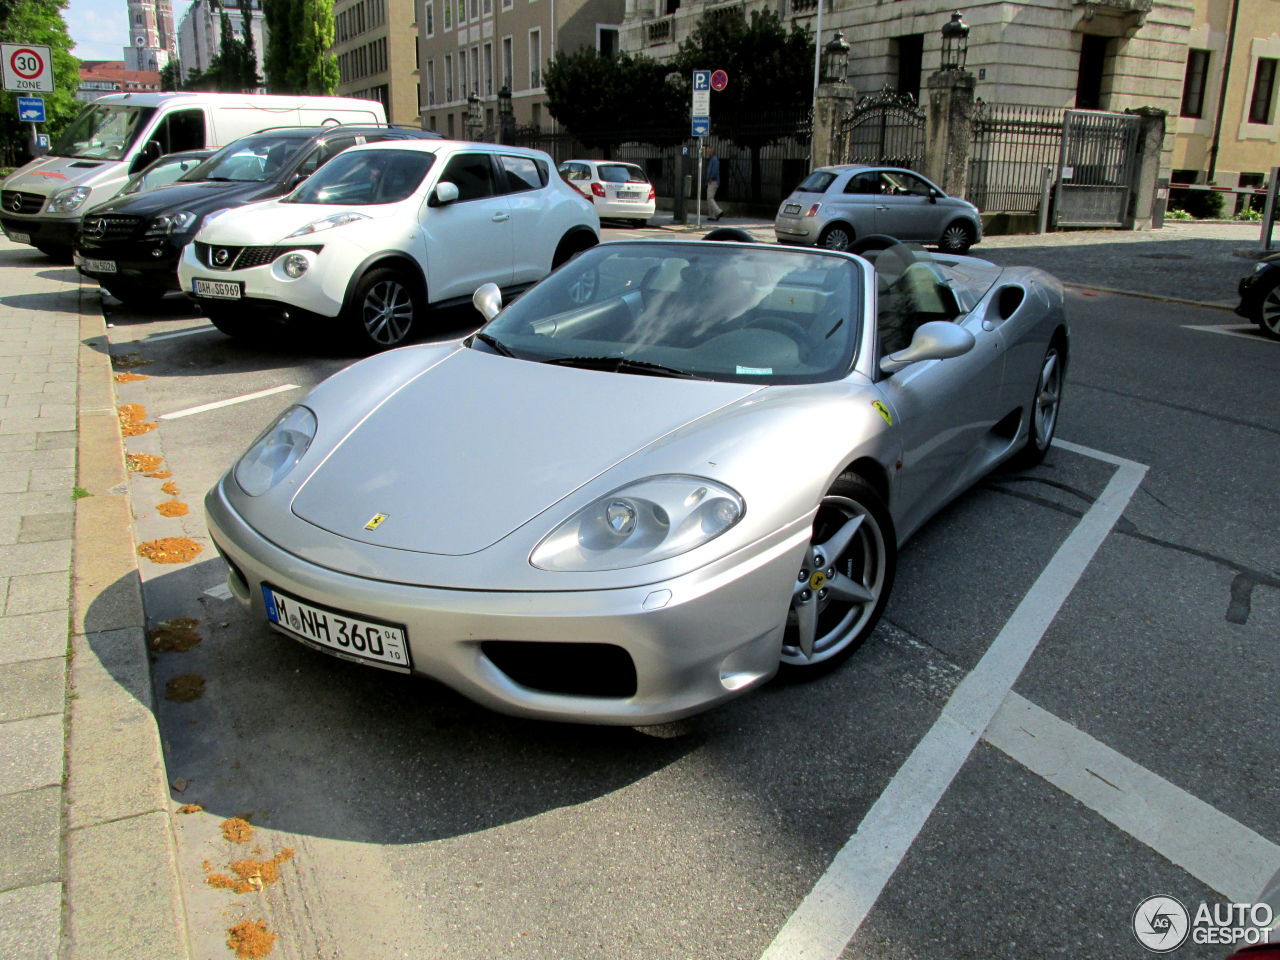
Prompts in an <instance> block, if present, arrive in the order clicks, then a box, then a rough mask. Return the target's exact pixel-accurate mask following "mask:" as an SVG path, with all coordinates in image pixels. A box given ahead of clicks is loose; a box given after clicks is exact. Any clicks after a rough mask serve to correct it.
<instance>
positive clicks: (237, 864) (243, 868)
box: [204, 847, 293, 893]
mask: <svg viewBox="0 0 1280 960" xmlns="http://www.w3.org/2000/svg"><path fill="white" fill-rule="evenodd" d="M291 859H293V848H292V847H285V848H284V849H283V850H281V851H280V852H279V853H277V854H276V855H275V856H274V857H271V858H270V859H267V860H258V859H255V858H253V857H246V858H245V859H244V860H235V861H233V862H232V863H231V864H230V865H229V869H230V870H231V872H230V873H211V872H209V870H208V868H207V867H206V871H205V873H206V875H205V878H204V882H205V883H207V884H208V885H209V886H211V887H213V888H214V889H215V890H230V891H231V892H232V893H253V892H254V891H255V890H261V889H262V888H263V887H269V886H271V884H273V883H276V882H277V881H278V880H279V879H280V865H281V864H282V863H284V862H286V861H288V860H291Z"/></svg>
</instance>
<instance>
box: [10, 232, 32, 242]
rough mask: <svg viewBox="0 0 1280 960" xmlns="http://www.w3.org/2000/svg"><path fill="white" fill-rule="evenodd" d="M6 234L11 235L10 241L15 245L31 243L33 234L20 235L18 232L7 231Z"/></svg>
mask: <svg viewBox="0 0 1280 960" xmlns="http://www.w3.org/2000/svg"><path fill="white" fill-rule="evenodd" d="M5 233H7V234H8V235H9V239H10V240H12V241H13V242H14V243H30V242H31V234H29V233H18V231H16V230H6V231H5Z"/></svg>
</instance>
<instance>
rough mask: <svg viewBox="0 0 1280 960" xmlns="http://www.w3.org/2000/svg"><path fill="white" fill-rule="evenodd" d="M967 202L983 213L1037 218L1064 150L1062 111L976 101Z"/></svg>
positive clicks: (1050, 108) (1056, 108)
mask: <svg viewBox="0 0 1280 960" xmlns="http://www.w3.org/2000/svg"><path fill="white" fill-rule="evenodd" d="M976 107H977V109H976V112H975V115H974V120H973V152H972V154H971V155H970V160H969V190H968V196H967V197H966V198H965V199H967V200H968V201H969V202H970V203H972V204H974V205H975V206H976V207H977V208H978V209H979V210H981V211H982V212H983V213H1035V212H1036V211H1037V210H1038V209H1039V207H1040V193H1041V189H1042V182H1043V176H1044V168H1045V167H1056V166H1057V163H1058V156H1059V153H1060V151H1061V149H1062V119H1063V112H1064V111H1063V108H1061V107H1033V106H1025V105H1022V104H1011V103H983V102H982V101H979V102H978V103H977V105H976Z"/></svg>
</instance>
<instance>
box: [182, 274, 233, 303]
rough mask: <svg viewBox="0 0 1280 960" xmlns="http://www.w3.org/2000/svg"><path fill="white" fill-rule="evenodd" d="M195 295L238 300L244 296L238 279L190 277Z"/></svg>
mask: <svg viewBox="0 0 1280 960" xmlns="http://www.w3.org/2000/svg"><path fill="white" fill-rule="evenodd" d="M191 282H192V284H193V287H192V289H193V290H194V291H195V295H196V296H197V297H211V298H212V299H214V300H239V299H240V298H241V297H242V296H244V287H243V285H242V284H241V283H240V282H239V281H235V280H201V279H200V278H199V277H195V278H193V279H192V281H191Z"/></svg>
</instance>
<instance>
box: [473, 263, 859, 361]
mask: <svg viewBox="0 0 1280 960" xmlns="http://www.w3.org/2000/svg"><path fill="white" fill-rule="evenodd" d="M867 270H868V265H867V264H866V263H865V262H864V261H860V260H857V259H855V258H853V257H849V256H846V255H844V254H840V253H833V252H830V251H819V250H802V249H799V248H782V247H775V246H772V245H769V246H766V245H763V244H760V245H753V244H745V243H744V244H733V243H707V242H706V241H668V240H659V241H654V240H650V241H644V240H633V241H618V242H614V243H606V244H601V245H599V246H596V247H593V248H591V249H589V250H587V251H585V252H584V253H582V254H580V255H579V256H578V257H576V258H575V259H573V260H571V261H570V262H569V263H567V264H565V265H564V266H562V267H560V268H559V269H558V270H556V271H555V272H554V273H552V274H551V275H550V276H549V277H547V278H546V279H544V280H543V281H542V282H540V283H538V284H537V285H535V286H534V287H533V288H532V289H530V290H529V291H527V292H526V293H524V294H523V295H522V296H521V297H520V299H518V300H516V301H515V302H514V303H512V304H510V305H509V306H507V307H506V308H505V309H504V310H502V312H501V313H499V314H498V315H497V316H496V317H494V318H493V319H492V320H491V321H490V322H489V323H488V324H486V325H485V326H484V327H483V328H482V329H481V331H480V332H481V333H483V334H485V337H483V338H480V337H477V338H473V339H472V340H471V341H469V346H470V347H471V348H472V349H481V350H484V351H488V352H493V353H500V354H504V355H507V356H511V357H513V358H515V359H517V360H524V361H532V362H539V363H552V364H558V365H563V366H577V367H584V368H587V369H593V370H604V371H607V372H614V373H622V374H639V375H652V376H668V377H675V378H680V379H694V380H711V381H716V382H721V383H746V384H753V385H759V386H776V385H784V384H811V383H826V382H833V381H838V380H842V379H844V378H845V377H847V376H848V375H849V374H850V372H851V371H852V370H853V369H854V368H855V365H856V363H857V359H858V352H859V349H860V347H861V344H862V336H863V329H864V324H865V323H866V322H867V321H866V318H865V317H864V316H863V315H862V311H863V309H864V306H865V293H864V287H865V284H866V272H867ZM495 341H496V344H495Z"/></svg>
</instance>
